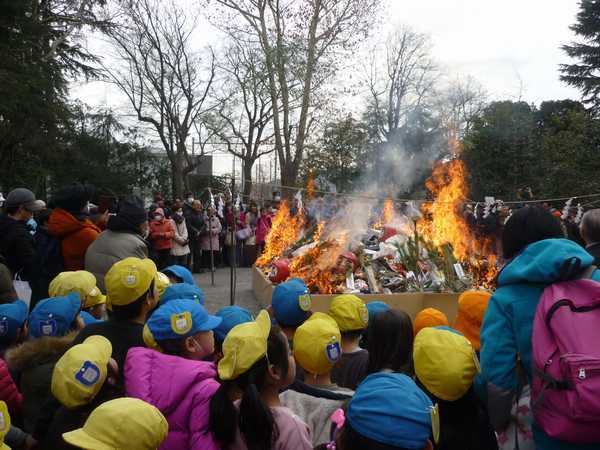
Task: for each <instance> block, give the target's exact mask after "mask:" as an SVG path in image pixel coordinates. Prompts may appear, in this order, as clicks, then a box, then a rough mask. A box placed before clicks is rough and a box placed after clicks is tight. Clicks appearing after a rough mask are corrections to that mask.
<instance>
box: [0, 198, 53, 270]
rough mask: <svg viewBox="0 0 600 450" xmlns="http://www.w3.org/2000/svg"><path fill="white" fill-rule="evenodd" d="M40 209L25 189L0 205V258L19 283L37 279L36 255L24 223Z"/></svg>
mask: <svg viewBox="0 0 600 450" xmlns="http://www.w3.org/2000/svg"><path fill="white" fill-rule="evenodd" d="M43 208H44V204H43V202H42V201H40V200H36V198H35V195H34V193H33V192H31V191H30V190H29V189H25V188H18V189H14V190H12V191H11V192H9V194H8V195H7V197H6V201H5V202H4V214H2V215H1V216H0V254H2V256H4V258H5V260H6V266H7V267H8V268H9V269H10V271H11V272H12V275H13V276H14V275H16V274H17V273H18V274H19V275H20V277H21V279H23V280H27V281H33V280H34V279H35V277H36V276H37V271H38V264H37V259H38V258H37V253H36V250H35V242H34V239H33V236H31V234H30V233H29V231H28V230H27V225H26V223H27V221H28V220H29V219H31V218H32V217H33V213H34V212H36V211H40V210H42V209H43Z"/></svg>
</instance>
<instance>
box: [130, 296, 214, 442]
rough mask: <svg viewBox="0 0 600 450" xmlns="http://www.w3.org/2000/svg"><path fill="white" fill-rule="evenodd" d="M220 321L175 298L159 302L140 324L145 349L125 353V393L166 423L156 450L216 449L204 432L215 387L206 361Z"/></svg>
mask: <svg viewBox="0 0 600 450" xmlns="http://www.w3.org/2000/svg"><path fill="white" fill-rule="evenodd" d="M221 322H222V319H221V318H220V317H216V316H211V315H209V314H208V313H207V312H206V310H205V309H204V307H203V306H202V305H200V304H199V303H198V302H196V301H194V300H189V299H176V300H171V301H169V302H167V303H164V304H161V305H160V306H159V307H158V309H157V310H156V311H154V313H153V314H152V315H151V316H150V318H149V319H148V321H147V322H146V325H145V326H144V341H145V342H146V345H147V346H148V347H149V348H142V347H136V348H132V349H131V350H129V352H128V354H127V358H126V360H125V367H124V372H125V389H126V394H127V396H129V397H135V398H139V399H141V400H144V401H145V402H147V403H150V404H151V405H153V406H155V407H156V408H158V409H159V410H160V411H161V412H162V413H163V414H164V415H165V417H166V418H167V421H168V422H169V434H168V436H167V438H166V440H165V441H164V442H163V444H162V446H161V449H162V450H177V449H184V448H185V449H190V450H201V449H202V450H204V449H206V450H217V449H218V448H219V447H218V446H217V444H216V443H215V442H214V440H213V438H212V434H211V433H210V432H208V418H209V403H210V398H211V397H212V395H213V394H214V393H215V392H216V391H217V389H218V388H219V383H218V382H217V381H216V377H217V370H216V366H215V364H214V363H213V362H207V361H205V360H206V359H212V354H213V351H214V338H213V330H214V329H215V328H217V327H218V326H219V325H220V324H221Z"/></svg>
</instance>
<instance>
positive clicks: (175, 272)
mask: <svg viewBox="0 0 600 450" xmlns="http://www.w3.org/2000/svg"><path fill="white" fill-rule="evenodd" d="M161 272H162V273H164V274H165V275H166V276H168V277H169V280H171V283H173V284H178V283H187V284H192V285H194V286H195V285H196V282H195V281H194V276H193V275H192V272H190V271H189V270H188V269H187V268H185V267H183V266H178V265H173V266H169V267H166V268H165V269H163V270H161Z"/></svg>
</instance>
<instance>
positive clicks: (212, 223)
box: [201, 206, 222, 270]
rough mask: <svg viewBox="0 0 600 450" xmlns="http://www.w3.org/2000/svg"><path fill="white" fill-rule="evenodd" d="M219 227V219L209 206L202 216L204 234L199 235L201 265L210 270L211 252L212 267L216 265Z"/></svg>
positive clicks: (218, 247)
mask: <svg viewBox="0 0 600 450" xmlns="http://www.w3.org/2000/svg"><path fill="white" fill-rule="evenodd" d="M221 229H222V228H221V221H220V220H219V218H218V217H217V216H216V214H215V208H214V207H212V206H210V207H209V208H208V210H207V215H206V217H205V218H204V234H202V237H201V248H202V266H203V267H205V268H206V269H208V270H211V252H212V265H213V267H215V266H216V265H217V256H218V254H219V252H220V250H221V248H220V245H219V244H220V243H219V234H220V233H221Z"/></svg>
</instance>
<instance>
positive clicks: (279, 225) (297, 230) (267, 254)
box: [256, 201, 305, 268]
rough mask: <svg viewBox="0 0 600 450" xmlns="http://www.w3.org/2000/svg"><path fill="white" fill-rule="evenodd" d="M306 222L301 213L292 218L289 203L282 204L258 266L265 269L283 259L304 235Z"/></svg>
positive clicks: (257, 262) (274, 219)
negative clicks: (288, 250)
mask: <svg viewBox="0 0 600 450" xmlns="http://www.w3.org/2000/svg"><path fill="white" fill-rule="evenodd" d="M304 222H305V219H304V215H303V214H302V213H301V212H300V213H298V214H296V215H295V216H292V215H291V214H290V208H289V206H288V204H287V202H285V201H283V202H281V204H280V206H279V211H277V214H276V215H275V217H274V218H273V222H272V226H271V231H270V232H269V234H268V235H267V237H266V239H265V248H264V251H263V253H262V255H261V256H260V258H258V259H257V260H256V266H257V267H260V268H265V267H267V266H268V265H269V264H271V263H272V262H273V261H275V260H276V259H279V258H281V257H282V256H283V255H284V253H285V251H286V250H287V249H288V248H289V247H290V246H291V245H292V244H293V243H294V242H296V241H297V240H298V239H299V238H300V236H301V235H302V231H303V229H304Z"/></svg>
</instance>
